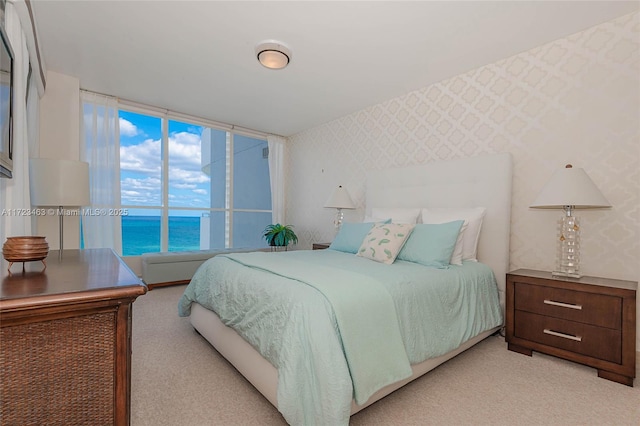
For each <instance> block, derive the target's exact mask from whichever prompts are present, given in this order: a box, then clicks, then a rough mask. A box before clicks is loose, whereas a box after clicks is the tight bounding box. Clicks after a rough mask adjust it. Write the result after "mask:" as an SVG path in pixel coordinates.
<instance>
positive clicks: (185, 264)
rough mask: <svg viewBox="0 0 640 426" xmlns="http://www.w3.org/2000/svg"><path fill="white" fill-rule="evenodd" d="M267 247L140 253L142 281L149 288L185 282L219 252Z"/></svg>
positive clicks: (245, 250)
mask: <svg viewBox="0 0 640 426" xmlns="http://www.w3.org/2000/svg"><path fill="white" fill-rule="evenodd" d="M262 250H265V251H266V250H269V249H264V248H261V249H256V248H228V249H213V250H193V251H180V252H161V253H145V254H143V255H142V281H144V283H145V284H146V285H147V287H148V288H149V289H152V288H154V287H162V286H169V285H177V284H187V283H188V282H189V281H191V278H192V277H193V274H194V273H195V272H196V270H197V269H198V268H199V267H200V265H202V264H203V263H204V262H205V261H206V260H208V259H211V258H212V257H214V256H217V255H219V254H226V253H244V252H250V251H262Z"/></svg>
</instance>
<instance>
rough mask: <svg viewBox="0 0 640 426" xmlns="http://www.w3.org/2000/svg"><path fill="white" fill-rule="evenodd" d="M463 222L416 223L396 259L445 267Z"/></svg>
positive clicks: (447, 264)
mask: <svg viewBox="0 0 640 426" xmlns="http://www.w3.org/2000/svg"><path fill="white" fill-rule="evenodd" d="M463 223H464V220H456V221H453V222H447V223H438V224H426V223H419V224H417V225H416V227H415V228H413V232H412V233H411V235H410V236H409V239H407V242H406V243H405V245H404V246H403V247H402V250H400V253H399V254H398V257H397V259H399V260H405V261H407V262H414V263H419V264H421V265H425V266H431V267H435V268H447V267H448V266H449V261H450V260H451V255H452V254H453V249H454V248H455V246H456V240H457V239H458V234H459V233H460V228H461V227H462V224H463Z"/></svg>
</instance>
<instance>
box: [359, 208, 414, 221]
mask: <svg viewBox="0 0 640 426" xmlns="http://www.w3.org/2000/svg"><path fill="white" fill-rule="evenodd" d="M419 215H420V209H417V208H416V209H405V208H391V207H388V208H387V207H374V208H372V209H371V216H372V217H384V218H391V222H393V223H409V224H416V223H417V222H418V216H419Z"/></svg>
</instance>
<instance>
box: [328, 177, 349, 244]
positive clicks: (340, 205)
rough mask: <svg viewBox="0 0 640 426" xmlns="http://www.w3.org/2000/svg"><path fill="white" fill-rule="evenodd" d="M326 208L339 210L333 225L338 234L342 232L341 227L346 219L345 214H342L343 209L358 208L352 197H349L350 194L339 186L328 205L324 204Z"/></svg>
mask: <svg viewBox="0 0 640 426" xmlns="http://www.w3.org/2000/svg"><path fill="white" fill-rule="evenodd" d="M324 206H325V208H330V209H338V212H337V213H336V219H335V220H334V221H333V224H334V225H335V227H336V232H338V231H339V230H340V226H342V219H343V218H344V214H343V213H342V209H355V208H356V206H355V204H353V201H352V200H351V196H349V192H347V190H346V189H345V188H343V187H342V185H340V186H338V187H337V188H336V189H334V190H333V193H332V194H331V196H330V197H329V199H328V200H327V202H326V203H324Z"/></svg>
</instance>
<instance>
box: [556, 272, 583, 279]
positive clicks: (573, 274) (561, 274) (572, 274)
mask: <svg viewBox="0 0 640 426" xmlns="http://www.w3.org/2000/svg"><path fill="white" fill-rule="evenodd" d="M551 276H553V277H567V278H582V275H580V274H579V273H577V272H563V271H553V272H552V273H551Z"/></svg>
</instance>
